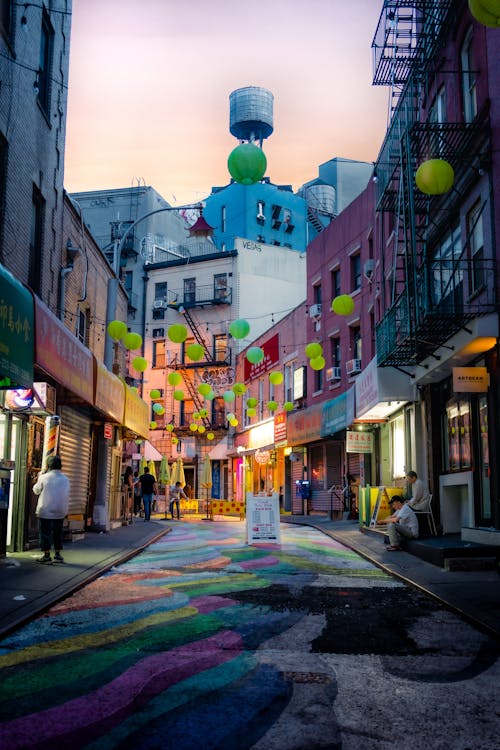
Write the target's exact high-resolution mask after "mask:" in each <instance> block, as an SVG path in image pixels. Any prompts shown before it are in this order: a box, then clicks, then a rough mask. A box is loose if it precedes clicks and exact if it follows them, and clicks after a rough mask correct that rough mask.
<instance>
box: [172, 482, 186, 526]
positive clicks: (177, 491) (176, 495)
mask: <svg viewBox="0 0 500 750" xmlns="http://www.w3.org/2000/svg"><path fill="white" fill-rule="evenodd" d="M181 497H183V498H185V499H186V500H187V499H188V498H187V495H186V493H185V492H184V490H183V489H182V486H181V483H180V482H176V483H175V487H171V488H170V515H171V516H172V521H173V520H174V505H175V506H176V507H177V520H178V521H179V520H180V517H181V511H180V499H181Z"/></svg>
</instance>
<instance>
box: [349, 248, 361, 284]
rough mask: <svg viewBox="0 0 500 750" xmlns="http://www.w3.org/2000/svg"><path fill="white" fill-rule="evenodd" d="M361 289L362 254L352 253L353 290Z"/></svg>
mask: <svg viewBox="0 0 500 750" xmlns="http://www.w3.org/2000/svg"><path fill="white" fill-rule="evenodd" d="M356 289H361V256H360V254H359V253H356V255H351V291H352V292H355V291H356Z"/></svg>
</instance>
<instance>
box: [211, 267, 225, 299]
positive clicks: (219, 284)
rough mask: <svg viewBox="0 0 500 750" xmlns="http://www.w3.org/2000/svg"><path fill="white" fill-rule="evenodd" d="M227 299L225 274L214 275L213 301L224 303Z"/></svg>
mask: <svg viewBox="0 0 500 750" xmlns="http://www.w3.org/2000/svg"><path fill="white" fill-rule="evenodd" d="M227 298H228V289H227V273H216V274H215V275H214V299H215V300H219V301H221V302H224V301H225V300H227Z"/></svg>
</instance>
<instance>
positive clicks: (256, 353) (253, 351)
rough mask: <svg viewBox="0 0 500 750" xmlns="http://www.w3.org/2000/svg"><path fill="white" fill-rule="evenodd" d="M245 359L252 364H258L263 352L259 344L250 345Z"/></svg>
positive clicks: (262, 357)
mask: <svg viewBox="0 0 500 750" xmlns="http://www.w3.org/2000/svg"><path fill="white" fill-rule="evenodd" d="M247 359H248V361H249V362H250V364H252V365H258V364H259V363H260V362H262V360H263V359H264V352H263V350H262V349H261V348H260V346H251V347H250V349H249V350H248V351H247Z"/></svg>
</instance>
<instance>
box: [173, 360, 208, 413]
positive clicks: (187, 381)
mask: <svg viewBox="0 0 500 750" xmlns="http://www.w3.org/2000/svg"><path fill="white" fill-rule="evenodd" d="M177 371H178V372H180V373H181V375H182V378H183V380H184V385H185V386H186V390H187V392H188V394H189V396H190V398H191V400H192V402H193V405H194V407H195V411H201V410H202V409H203V408H204V406H203V401H202V400H201V396H200V394H199V393H198V391H197V390H196V388H195V385H194V380H193V370H191V369H188V368H187V367H182V366H180V367H178V368H177ZM202 419H203V424H204V425H205V427H210V425H211V422H210V419H209V418H208V417H203V418H202Z"/></svg>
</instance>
